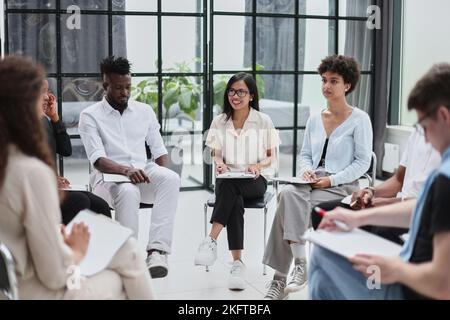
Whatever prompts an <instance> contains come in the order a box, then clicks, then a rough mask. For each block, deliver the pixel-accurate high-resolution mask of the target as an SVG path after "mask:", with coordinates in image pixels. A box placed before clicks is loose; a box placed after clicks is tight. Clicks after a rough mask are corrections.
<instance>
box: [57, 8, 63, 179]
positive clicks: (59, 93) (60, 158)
mask: <svg viewBox="0 0 450 320" xmlns="http://www.w3.org/2000/svg"><path fill="white" fill-rule="evenodd" d="M60 9H61V2H60V1H56V86H57V101H58V114H59V118H60V119H61V122H63V121H64V119H63V110H62V103H63V101H62V78H61V73H62V67H61V64H62V61H61V60H62V57H61V11H60ZM58 163H59V174H60V175H61V176H63V177H64V157H63V156H60V155H58Z"/></svg>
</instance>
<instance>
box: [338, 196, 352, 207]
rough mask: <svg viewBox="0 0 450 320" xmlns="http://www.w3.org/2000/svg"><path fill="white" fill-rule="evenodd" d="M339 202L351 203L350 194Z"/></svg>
mask: <svg viewBox="0 0 450 320" xmlns="http://www.w3.org/2000/svg"><path fill="white" fill-rule="evenodd" d="M341 203H343V204H347V205H350V204H351V203H352V195H349V196H347V197H345V198H344V199H342V201H341Z"/></svg>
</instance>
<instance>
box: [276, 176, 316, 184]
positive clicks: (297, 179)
mask: <svg viewBox="0 0 450 320" xmlns="http://www.w3.org/2000/svg"><path fill="white" fill-rule="evenodd" d="M272 180H273V181H279V182H285V183H292V184H312V183H314V182H315V181H307V180H305V179H303V178H300V177H277V178H272Z"/></svg>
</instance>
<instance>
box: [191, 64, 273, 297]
mask: <svg viewBox="0 0 450 320" xmlns="http://www.w3.org/2000/svg"><path fill="white" fill-rule="evenodd" d="M278 144H279V139H278V135H277V132H276V130H275V127H274V126H273V123H272V120H271V119H270V118H269V117H268V116H267V115H265V114H263V113H261V112H259V95H258V87H257V86H256V81H255V79H254V78H253V77H252V75H250V74H247V73H243V72H242V73H238V74H236V75H234V76H232V77H231V78H230V80H229V81H228V84H227V87H226V89H225V94H224V109H223V113H222V114H220V115H219V116H217V117H216V118H215V119H214V120H213V122H212V123H211V128H210V130H209V132H208V136H207V138H206V145H207V146H208V147H210V148H211V149H212V150H213V153H214V162H215V164H216V171H217V173H218V174H221V173H224V172H227V171H230V170H232V171H242V172H249V173H253V174H254V175H255V177H254V179H252V178H250V179H219V178H218V179H217V180H216V183H217V184H216V188H215V194H216V201H215V205H214V211H213V213H212V216H211V223H212V227H211V231H210V233H209V236H208V237H206V239H204V240H203V242H202V243H201V244H200V246H199V249H198V252H197V254H196V256H195V261H194V262H195V264H196V265H202V266H210V265H212V264H213V263H214V262H215V260H216V259H217V238H218V237H219V234H220V233H221V231H222V230H223V228H225V227H226V228H227V234H228V248H229V250H230V251H231V255H232V257H233V266H232V268H231V273H230V278H229V281H228V288H229V289H230V290H243V289H245V287H246V282H245V265H244V263H243V262H242V250H243V249H244V211H245V209H244V200H245V199H254V198H261V197H263V196H264V194H265V192H266V190H267V180H266V179H267V177H268V176H271V175H273V174H274V165H275V162H276V161H277V159H276V158H275V154H276V148H277V147H278ZM236 150H238V151H237V152H236Z"/></svg>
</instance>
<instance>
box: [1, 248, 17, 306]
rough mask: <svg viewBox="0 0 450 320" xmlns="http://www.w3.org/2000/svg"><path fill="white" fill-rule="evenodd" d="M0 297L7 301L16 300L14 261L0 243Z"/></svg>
mask: <svg viewBox="0 0 450 320" xmlns="http://www.w3.org/2000/svg"><path fill="white" fill-rule="evenodd" d="M0 295H3V296H5V297H6V298H7V299H9V300H17V299H18V298H19V297H18V292H17V280H16V273H15V270H14V260H13V257H12V254H11V252H10V251H9V250H8V248H7V247H6V246H5V245H4V244H3V243H1V242H0Z"/></svg>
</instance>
